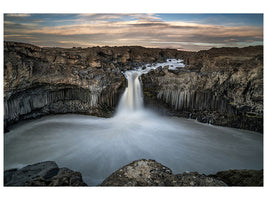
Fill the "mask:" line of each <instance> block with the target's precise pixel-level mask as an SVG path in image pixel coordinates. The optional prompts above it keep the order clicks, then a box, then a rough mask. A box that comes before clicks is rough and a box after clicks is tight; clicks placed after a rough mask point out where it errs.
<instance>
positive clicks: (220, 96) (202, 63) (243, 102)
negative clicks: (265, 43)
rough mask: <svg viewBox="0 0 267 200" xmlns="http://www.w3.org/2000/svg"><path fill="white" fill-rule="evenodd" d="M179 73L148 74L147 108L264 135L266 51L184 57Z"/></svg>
mask: <svg viewBox="0 0 267 200" xmlns="http://www.w3.org/2000/svg"><path fill="white" fill-rule="evenodd" d="M182 56H183V59H184V60H185V64H186V65H187V66H186V67H184V68H180V69H178V70H168V68H167V67H165V68H163V69H162V68H158V69H156V70H154V71H151V72H149V73H148V74H145V75H143V77H142V81H143V89H144V94H145V102H146V103H147V104H157V105H158V104H165V105H166V107H169V108H172V109H171V113H172V114H174V115H178V116H183V117H189V118H193V119H197V120H198V121H201V122H205V123H212V124H216V125H223V126H230V127H235V128H242V129H248V130H253V131H258V132H262V131H263V48H262V46H257V47H246V48H241V49H240V48H220V49H216V48H214V49H210V50H208V51H200V52H197V53H188V54H184V55H182Z"/></svg>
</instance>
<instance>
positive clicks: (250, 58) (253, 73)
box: [4, 42, 263, 132]
mask: <svg viewBox="0 0 267 200" xmlns="http://www.w3.org/2000/svg"><path fill="white" fill-rule="evenodd" d="M167 58H176V59H178V58H181V59H184V62H185V64H186V67H185V68H181V69H177V70H168V69H167V68H166V67H165V68H163V69H162V68H158V69H156V70H153V71H151V72H150V73H148V74H145V75H143V76H142V82H143V90H144V100H145V103H146V104H147V105H155V107H157V108H158V109H159V108H164V111H166V110H165V108H167V111H168V110H171V112H169V111H168V112H166V113H168V114H170V113H171V114H174V115H177V116H182V117H191V118H194V119H197V120H199V121H201V122H204V123H207V122H209V123H212V124H215V125H222V126H231V127H235V128H243V129H248V130H254V131H258V132H263V47H262V46H255V47H246V48H219V49H218V48H213V49H210V50H207V51H199V52H183V51H177V50H175V49H156V48H143V47H139V46H124V47H92V48H71V49H64V48H40V47H37V46H34V45H30V44H23V43H16V42H4V127H5V130H8V129H7V128H8V125H10V124H12V123H14V122H16V121H18V120H21V119H28V118H35V117H38V116H42V115H46V114H51V113H53V114H54V113H55V114H56V113H82V114H89V115H96V116H102V117H109V116H111V115H112V114H113V112H114V109H115V107H116V105H117V103H118V101H119V97H120V95H121V94H122V92H123V90H124V87H125V85H126V82H125V78H124V76H123V74H122V73H121V71H123V70H127V69H133V68H135V67H138V66H142V65H143V64H145V63H155V62H164V61H166V59H167Z"/></svg>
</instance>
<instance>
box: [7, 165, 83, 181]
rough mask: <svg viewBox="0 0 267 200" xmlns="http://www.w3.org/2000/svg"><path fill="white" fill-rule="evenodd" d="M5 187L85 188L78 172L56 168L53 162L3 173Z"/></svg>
mask: <svg viewBox="0 0 267 200" xmlns="http://www.w3.org/2000/svg"><path fill="white" fill-rule="evenodd" d="M4 185H5V186H87V184H86V183H84V182H83V180H82V175H81V173H80V172H74V171H72V170H70V169H67V168H58V166H57V164H56V163H55V162H53V161H45V162H40V163H36V164H33V165H28V166H26V167H23V168H21V169H11V170H6V171H5V172H4Z"/></svg>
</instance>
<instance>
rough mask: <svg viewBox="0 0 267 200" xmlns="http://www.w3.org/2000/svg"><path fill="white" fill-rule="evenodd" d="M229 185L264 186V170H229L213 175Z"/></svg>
mask: <svg viewBox="0 0 267 200" xmlns="http://www.w3.org/2000/svg"><path fill="white" fill-rule="evenodd" d="M211 177H213V178H216V179H218V180H221V181H223V182H225V183H227V185H229V186H263V170H247V169H243V170H227V171H221V172H218V173H216V174H215V175H211Z"/></svg>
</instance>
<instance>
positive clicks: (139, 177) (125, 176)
mask: <svg viewBox="0 0 267 200" xmlns="http://www.w3.org/2000/svg"><path fill="white" fill-rule="evenodd" d="M100 186H227V185H226V184H225V183H224V182H222V181H218V180H216V179H214V178H211V177H208V176H205V175H201V174H198V173H197V172H191V173H189V172H188V173H186V172H185V173H183V174H177V175H174V174H172V171H171V169H169V168H168V167H165V166H163V165H162V164H160V163H158V162H156V161H155V160H145V159H142V160H137V161H134V162H132V163H130V164H128V165H126V166H124V167H122V168H121V169H119V170H117V171H116V172H114V173H113V174H111V175H110V176H109V177H107V178H106V179H105V180H104V181H103V182H102V183H101V185H100Z"/></svg>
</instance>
